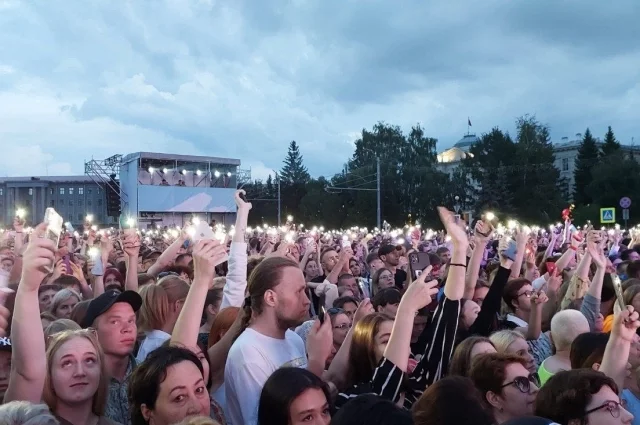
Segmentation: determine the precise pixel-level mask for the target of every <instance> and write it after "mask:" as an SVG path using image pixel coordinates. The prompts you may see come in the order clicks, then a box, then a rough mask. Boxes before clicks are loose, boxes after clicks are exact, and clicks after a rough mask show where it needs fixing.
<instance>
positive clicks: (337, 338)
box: [327, 307, 351, 367]
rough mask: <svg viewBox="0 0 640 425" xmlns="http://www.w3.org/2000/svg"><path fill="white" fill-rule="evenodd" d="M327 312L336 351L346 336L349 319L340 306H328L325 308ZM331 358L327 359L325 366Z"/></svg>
mask: <svg viewBox="0 0 640 425" xmlns="http://www.w3.org/2000/svg"><path fill="white" fill-rule="evenodd" d="M327 314H328V315H329V317H330V318H331V326H332V328H333V347H334V348H335V352H336V353H337V352H338V350H339V349H340V347H341V346H342V343H343V342H344V340H345V339H346V338H347V334H348V333H349V329H351V319H350V318H349V316H347V314H346V312H345V311H344V310H342V309H341V308H335V307H333V308H330V309H329V310H327ZM332 352H333V351H332ZM331 360H333V356H331V357H330V358H329V359H328V360H327V367H328V366H329V364H330V363H331Z"/></svg>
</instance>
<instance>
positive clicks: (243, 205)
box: [233, 189, 253, 212]
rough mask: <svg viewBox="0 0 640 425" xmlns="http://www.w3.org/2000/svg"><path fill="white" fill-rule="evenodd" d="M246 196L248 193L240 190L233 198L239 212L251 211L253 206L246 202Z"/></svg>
mask: <svg viewBox="0 0 640 425" xmlns="http://www.w3.org/2000/svg"><path fill="white" fill-rule="evenodd" d="M246 195H247V192H245V191H244V190H243V189H239V190H236V193H235V195H234V196H233V197H234V199H235V200H236V206H237V207H238V210H241V211H247V212H248V211H250V210H251V208H252V207H253V205H251V202H247V201H245V199H246V197H245V196H246ZM243 198H244V199H243Z"/></svg>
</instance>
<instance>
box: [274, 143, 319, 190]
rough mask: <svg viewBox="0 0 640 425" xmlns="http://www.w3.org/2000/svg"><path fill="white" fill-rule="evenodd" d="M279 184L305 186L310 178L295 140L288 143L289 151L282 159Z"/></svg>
mask: <svg viewBox="0 0 640 425" xmlns="http://www.w3.org/2000/svg"><path fill="white" fill-rule="evenodd" d="M280 178H281V179H282V180H281V184H283V185H286V184H295V183H302V184H305V183H307V182H308V181H309V179H310V178H311V177H310V176H309V171H308V170H307V168H306V167H305V166H304V163H303V160H302V154H301V153H300V148H299V147H298V144H297V143H296V141H295V140H292V141H291V143H289V151H288V152H287V156H286V158H285V159H284V167H282V170H280Z"/></svg>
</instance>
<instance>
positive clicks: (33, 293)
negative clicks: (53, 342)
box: [4, 223, 56, 404]
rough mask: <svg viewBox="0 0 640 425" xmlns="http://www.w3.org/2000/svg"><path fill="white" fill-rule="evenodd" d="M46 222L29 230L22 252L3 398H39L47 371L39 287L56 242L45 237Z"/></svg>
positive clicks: (52, 258)
mask: <svg viewBox="0 0 640 425" xmlns="http://www.w3.org/2000/svg"><path fill="white" fill-rule="evenodd" d="M46 229H47V225H46V224H44V223H42V224H40V225H38V227H36V228H35V229H34V231H33V233H32V237H31V240H30V241H29V245H28V247H27V249H26V251H25V253H24V266H23V269H22V278H21V279H20V284H19V285H18V290H17V292H16V301H15V306H14V311H13V322H12V326H11V342H12V346H13V350H12V353H11V375H10V378H9V388H8V389H7V392H6V394H5V397H4V402H5V403H8V402H10V401H16V400H22V401H29V402H31V403H36V404H38V403H41V402H42V390H43V388H44V381H45V377H46V375H47V361H46V357H45V342H44V332H43V330H42V325H41V324H40V320H38V319H37V318H38V317H39V316H40V307H39V303H38V288H39V287H40V284H41V283H42V281H43V280H44V279H45V278H46V276H47V274H48V272H47V268H48V267H51V266H52V265H53V263H54V261H55V252H56V246H55V244H54V242H53V241H51V240H50V239H48V238H46V237H44V236H45V233H46Z"/></svg>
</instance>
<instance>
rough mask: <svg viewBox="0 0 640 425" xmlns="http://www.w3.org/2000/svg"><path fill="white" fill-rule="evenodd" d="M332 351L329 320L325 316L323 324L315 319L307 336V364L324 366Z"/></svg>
mask: <svg viewBox="0 0 640 425" xmlns="http://www.w3.org/2000/svg"><path fill="white" fill-rule="evenodd" d="M332 349H333V329H332V326H331V319H330V318H329V316H328V315H325V319H324V323H320V320H318V319H316V320H314V322H313V325H312V326H311V329H310V330H309V334H308V335H307V353H309V363H310V364H312V363H313V364H316V365H322V368H324V365H325V364H326V362H327V359H328V358H329V356H330V355H331V350H332Z"/></svg>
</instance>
